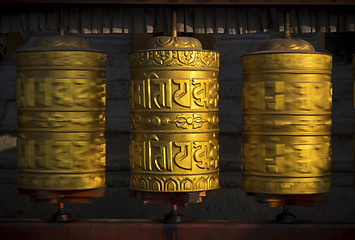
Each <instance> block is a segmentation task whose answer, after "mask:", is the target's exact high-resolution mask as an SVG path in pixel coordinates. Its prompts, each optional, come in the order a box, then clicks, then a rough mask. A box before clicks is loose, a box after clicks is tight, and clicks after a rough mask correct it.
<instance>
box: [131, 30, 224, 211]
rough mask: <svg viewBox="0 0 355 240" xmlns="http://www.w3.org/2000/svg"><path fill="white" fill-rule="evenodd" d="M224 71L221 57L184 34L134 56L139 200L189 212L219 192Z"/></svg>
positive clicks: (156, 41) (134, 185) (134, 161)
mask: <svg viewBox="0 0 355 240" xmlns="http://www.w3.org/2000/svg"><path fill="white" fill-rule="evenodd" d="M218 66H219V53H218V52H215V51H207V50H203V49H202V46H201V43H200V42H199V41H198V40H197V39H194V38H190V37H176V32H175V36H174V34H173V36H172V37H168V36H162V37H155V38H153V39H151V40H150V41H149V42H148V44H147V48H146V50H143V51H137V52H133V53H131V54H130V73H131V81H130V107H131V142H130V164H131V178H130V189H131V192H134V194H135V196H134V197H138V198H142V199H143V201H144V202H145V203H176V204H179V205H185V204H186V203H187V202H199V201H202V199H203V198H204V196H206V194H207V195H208V193H209V192H211V191H213V190H216V189H218V188H219V168H218V162H219V137H218V131H219V130H218V121H219V118H218V105H219V82H218ZM190 193H195V197H192V196H193V195H194V194H192V195H191V194H190ZM164 194H165V195H164ZM171 196H172V197H171ZM164 199H165V200H164Z"/></svg>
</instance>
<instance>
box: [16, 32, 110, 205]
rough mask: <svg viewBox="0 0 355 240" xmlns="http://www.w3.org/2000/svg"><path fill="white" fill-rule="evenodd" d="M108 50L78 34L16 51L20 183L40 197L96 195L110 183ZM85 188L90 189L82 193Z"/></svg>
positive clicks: (44, 198)
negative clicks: (91, 44) (106, 132)
mask: <svg viewBox="0 0 355 240" xmlns="http://www.w3.org/2000/svg"><path fill="white" fill-rule="evenodd" d="M105 65H106V54H105V53H104V52H100V51H97V50H93V49H91V48H90V47H89V43H88V42H87V41H86V40H84V39H82V38H78V37H72V36H56V37H47V38H44V39H40V40H39V41H38V42H37V43H36V45H35V47H34V48H31V49H27V50H21V51H18V52H17V71H18V74H17V82H16V91H17V92H16V98H17V107H18V132H19V133H18V142H17V165H18V178H17V184H18V187H19V188H20V190H21V191H22V193H25V194H30V195H32V197H33V198H34V199H35V200H49V201H50V199H55V198H59V197H60V198H63V197H67V198H70V197H72V198H73V199H80V198H86V197H97V196H101V195H102V194H103V192H104V191H103V190H104V187H105V163H106V142H105V137H104V130H105V104H106V89H105V88H106V80H105ZM84 191H85V193H83V192H84Z"/></svg>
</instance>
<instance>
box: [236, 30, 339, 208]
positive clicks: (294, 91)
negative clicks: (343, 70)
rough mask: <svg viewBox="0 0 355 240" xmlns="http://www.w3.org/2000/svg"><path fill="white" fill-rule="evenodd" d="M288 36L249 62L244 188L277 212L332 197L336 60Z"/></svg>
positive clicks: (248, 57) (250, 56) (265, 47)
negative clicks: (324, 195)
mask: <svg viewBox="0 0 355 240" xmlns="http://www.w3.org/2000/svg"><path fill="white" fill-rule="evenodd" d="M288 36H289V29H286V38H285V39H274V40H270V41H268V42H266V43H265V44H263V45H262V46H261V47H260V49H259V51H258V52H255V53H251V54H247V55H244V56H242V71H243V85H242V110H243V120H242V125H243V141H242V170H243V178H242V189H243V190H244V191H246V192H248V193H251V194H253V195H256V196H257V197H258V199H259V200H260V201H266V202H268V203H269V204H270V206H279V205H283V204H285V203H286V204H290V205H292V204H294V205H311V204H312V203H313V202H314V201H318V200H319V199H321V194H322V193H326V192H328V191H329V190H330V166H331V145H330V134H331V132H330V130H331V118H330V116H331V108H332V84H331V70H332V57H331V55H329V54H325V53H319V52H315V51H314V48H313V47H312V46H311V45H310V44H309V43H308V42H306V41H303V40H299V39H298V40H296V39H290V38H289V37H288Z"/></svg>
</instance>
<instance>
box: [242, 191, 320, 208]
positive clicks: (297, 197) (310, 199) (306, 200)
mask: <svg viewBox="0 0 355 240" xmlns="http://www.w3.org/2000/svg"><path fill="white" fill-rule="evenodd" d="M248 195H252V196H255V197H256V199H257V201H258V202H261V203H268V204H269V206H270V207H279V206H284V205H294V206H314V203H315V202H318V201H322V200H323V199H324V197H325V195H324V194H265V193H248Z"/></svg>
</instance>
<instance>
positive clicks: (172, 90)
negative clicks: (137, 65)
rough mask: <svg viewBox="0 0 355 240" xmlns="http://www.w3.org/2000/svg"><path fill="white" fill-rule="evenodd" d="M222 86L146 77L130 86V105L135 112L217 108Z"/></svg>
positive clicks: (210, 81) (194, 80) (212, 82)
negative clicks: (175, 108) (137, 110)
mask: <svg viewBox="0 0 355 240" xmlns="http://www.w3.org/2000/svg"><path fill="white" fill-rule="evenodd" d="M218 92H219V83H218V80H217V79H208V78H206V79H205V78H203V79H202V78H174V79H172V78H171V79H170V78H159V77H158V75H157V74H156V73H150V74H144V80H132V81H131V83H130V105H131V108H132V109H133V110H134V109H142V108H143V109H174V107H179V108H181V107H183V108H191V107H193V108H203V109H206V108H217V107H218V104H219V93H218Z"/></svg>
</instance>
